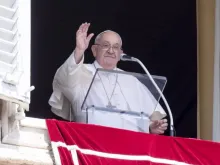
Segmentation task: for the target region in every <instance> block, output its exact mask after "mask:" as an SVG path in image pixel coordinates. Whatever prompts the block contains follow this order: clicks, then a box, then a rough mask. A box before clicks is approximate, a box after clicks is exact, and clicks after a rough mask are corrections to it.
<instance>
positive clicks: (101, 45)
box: [95, 44, 122, 52]
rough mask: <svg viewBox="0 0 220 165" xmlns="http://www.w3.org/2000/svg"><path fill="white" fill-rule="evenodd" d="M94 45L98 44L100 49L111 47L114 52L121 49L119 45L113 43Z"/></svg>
mask: <svg viewBox="0 0 220 165" xmlns="http://www.w3.org/2000/svg"><path fill="white" fill-rule="evenodd" d="M95 45H99V46H100V47H101V49H102V50H109V49H110V48H112V49H113V51H114V52H118V51H119V50H122V49H121V46H119V45H113V46H111V45H110V44H95Z"/></svg>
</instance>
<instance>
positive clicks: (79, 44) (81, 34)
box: [76, 23, 94, 53]
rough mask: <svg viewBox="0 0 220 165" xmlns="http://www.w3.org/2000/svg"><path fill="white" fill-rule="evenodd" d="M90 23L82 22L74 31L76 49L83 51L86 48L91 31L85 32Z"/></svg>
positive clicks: (91, 35)
mask: <svg viewBox="0 0 220 165" xmlns="http://www.w3.org/2000/svg"><path fill="white" fill-rule="evenodd" d="M89 26H90V23H83V24H82V25H81V26H80V27H79V29H78V30H77V32H76V49H78V51H80V52H83V53H84V51H85V50H86V49H87V48H88V46H89V42H90V40H91V38H92V37H93V35H94V34H93V33H91V34H89V35H88V34H87V32H88V29H89Z"/></svg>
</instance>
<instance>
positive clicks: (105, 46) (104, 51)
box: [92, 32, 122, 69]
mask: <svg viewBox="0 0 220 165" xmlns="http://www.w3.org/2000/svg"><path fill="white" fill-rule="evenodd" d="M121 44H122V43H121V39H120V37H119V36H118V35H117V34H116V33H114V32H106V33H104V34H102V36H101V38H100V39H99V41H98V43H96V44H95V45H93V47H92V52H93V55H94V56H95V58H96V60H97V62H98V63H99V65H101V66H102V67H103V68H104V69H114V68H115V67H116V65H117V63H118V61H119V60H120V55H121V53H122V50H121V46H122V45H121Z"/></svg>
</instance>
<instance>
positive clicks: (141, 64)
mask: <svg viewBox="0 0 220 165" xmlns="http://www.w3.org/2000/svg"><path fill="white" fill-rule="evenodd" d="M121 59H122V60H123V61H134V62H137V63H138V64H139V65H140V66H141V67H142V68H143V70H144V71H145V72H146V74H147V75H148V76H149V78H150V80H151V82H152V83H153V85H154V86H155V87H156V89H157V91H158V92H159V93H160V95H161V97H162V99H163V101H164V103H165V105H166V107H167V110H168V113H169V117H170V136H174V123H173V115H172V112H171V109H170V106H169V104H168V102H167V100H166V98H165V97H164V95H163V93H162V91H161V90H160V88H159V87H158V86H157V84H156V83H155V81H154V79H153V78H152V76H151V75H150V73H149V72H148V70H147V68H146V67H145V66H144V64H143V63H142V62H141V61H140V60H139V59H137V58H134V57H130V56H127V55H125V54H122V55H121Z"/></svg>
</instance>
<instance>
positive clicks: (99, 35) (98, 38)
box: [95, 30, 122, 45]
mask: <svg viewBox="0 0 220 165" xmlns="http://www.w3.org/2000/svg"><path fill="white" fill-rule="evenodd" d="M106 32H113V33H115V34H116V35H118V37H119V38H120V40H121V45H122V39H121V36H120V35H119V34H118V33H117V32H115V31H112V30H105V31H103V32H101V33H99V34H98V35H97V36H96V38H95V44H97V43H98V42H99V40H100V38H101V37H102V35H103V34H104V33H106Z"/></svg>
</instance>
